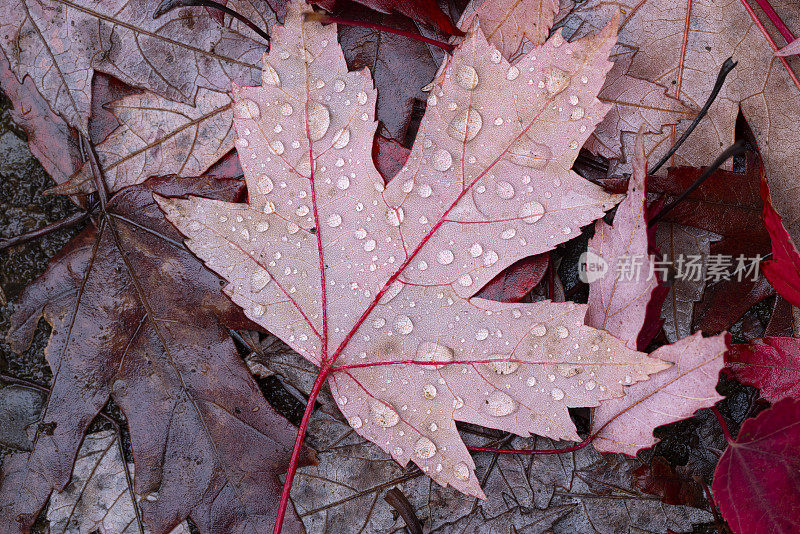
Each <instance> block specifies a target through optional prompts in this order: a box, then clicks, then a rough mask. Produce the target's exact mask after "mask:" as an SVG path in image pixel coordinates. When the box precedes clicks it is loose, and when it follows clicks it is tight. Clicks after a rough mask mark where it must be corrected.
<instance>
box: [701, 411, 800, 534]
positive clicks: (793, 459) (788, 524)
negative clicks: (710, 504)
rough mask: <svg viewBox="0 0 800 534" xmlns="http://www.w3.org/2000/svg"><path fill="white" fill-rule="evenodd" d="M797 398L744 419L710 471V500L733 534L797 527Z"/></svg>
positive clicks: (773, 533) (772, 533)
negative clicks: (711, 477) (751, 417)
mask: <svg viewBox="0 0 800 534" xmlns="http://www.w3.org/2000/svg"><path fill="white" fill-rule="evenodd" d="M798 487H800V400H797V399H784V400H782V401H780V402H778V403H776V404H775V405H774V406H773V407H771V408H769V409H768V410H765V411H763V412H761V413H760V414H758V416H756V417H755V418H753V419H748V420H746V421H745V422H744V424H743V425H742V428H741V430H740V431H739V435H738V436H736V440H735V441H731V440H729V446H728V448H727V450H726V451H725V453H724V454H723V455H722V458H720V460H719V464H717V468H716V470H715V471H714V483H713V484H712V485H711V488H712V489H713V490H714V498H715V500H716V501H717V504H718V505H719V509H720V511H721V512H722V516H723V517H724V518H725V520H726V521H727V522H728V524H729V525H730V527H731V529H732V530H733V531H734V532H748V533H752V534H784V533H786V534H790V533H793V532H797V529H798V527H800V523H799V522H798V517H800V492H798V491H797V488H798Z"/></svg>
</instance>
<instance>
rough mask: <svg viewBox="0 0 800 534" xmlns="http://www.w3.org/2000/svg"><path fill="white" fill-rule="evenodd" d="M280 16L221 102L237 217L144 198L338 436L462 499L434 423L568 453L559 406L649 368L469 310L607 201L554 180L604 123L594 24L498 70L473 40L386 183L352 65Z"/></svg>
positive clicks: (609, 393) (594, 343) (612, 342)
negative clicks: (227, 116) (233, 163)
mask: <svg viewBox="0 0 800 534" xmlns="http://www.w3.org/2000/svg"><path fill="white" fill-rule="evenodd" d="M302 9H303V8H301V7H299V6H298V5H296V4H292V5H291V6H290V7H289V10H288V14H287V18H286V23H285V25H284V26H282V27H276V28H274V31H273V38H274V39H273V46H272V48H271V50H270V52H269V54H268V55H267V56H265V59H264V63H263V65H264V70H263V76H262V85H261V86H258V87H234V91H233V98H234V124H235V126H236V129H237V134H238V138H237V140H236V146H237V150H238V153H239V157H240V160H241V163H242V168H243V169H244V172H245V178H246V181H247V187H248V200H249V202H248V203H247V204H241V203H239V204H237V203H231V202H224V201H219V200H209V199H203V198H196V197H193V198H189V199H186V200H182V199H169V198H162V197H159V198H158V200H159V202H160V204H161V206H162V208H163V209H164V210H165V212H166V213H167V216H168V218H169V219H170V220H171V221H172V222H173V223H174V224H175V225H176V226H177V227H178V228H179V229H180V231H181V232H182V233H184V234H185V235H186V236H187V237H188V241H187V244H188V246H189V247H190V248H191V249H192V250H193V251H194V252H195V254H197V255H198V256H199V257H200V258H201V259H203V260H204V261H205V262H206V264H207V265H208V266H209V267H210V268H211V269H213V270H214V271H216V272H217V273H219V274H220V275H221V276H223V277H224V278H225V279H226V280H228V282H229V284H228V285H227V286H226V287H225V292H226V293H227V294H228V295H229V296H230V297H231V298H232V299H233V301H234V302H235V303H237V304H238V305H240V306H241V307H242V308H243V309H244V310H245V313H246V314H247V316H248V317H249V318H250V319H252V320H253V321H255V322H257V323H259V324H260V325H261V326H263V327H264V328H266V329H268V330H269V331H270V332H272V333H274V334H275V335H277V336H279V337H280V338H281V339H283V340H284V341H285V342H286V343H288V344H289V345H290V346H291V347H292V348H293V349H294V350H296V351H297V352H298V353H300V354H301V355H302V356H304V357H305V358H307V359H308V360H310V361H311V362H313V363H314V364H316V365H318V366H320V367H321V368H322V369H321V372H320V375H319V378H318V379H317V383H316V385H315V391H318V390H319V387H321V385H322V383H323V381H325V380H327V383H328V385H329V386H330V389H331V392H332V394H333V396H334V398H335V399H336V400H337V402H338V405H339V408H340V410H341V411H342V413H343V414H344V415H345V417H346V418H347V420H348V421H349V423H350V425H351V426H352V427H353V428H354V429H355V430H356V432H357V433H358V434H360V435H361V436H363V437H365V438H367V439H369V440H371V441H373V442H375V443H376V444H377V445H378V446H380V447H381V448H382V449H383V450H384V451H386V452H387V453H388V454H390V455H391V456H392V457H393V458H394V459H396V460H397V461H398V462H400V463H401V464H403V465H405V464H406V463H407V462H408V461H409V460H411V461H413V462H414V463H416V464H417V465H419V466H420V468H421V469H422V470H423V471H424V472H426V473H427V474H428V475H429V476H430V477H432V478H433V479H434V480H435V481H436V482H438V483H440V484H443V485H452V486H453V487H455V488H457V489H459V490H461V491H463V492H465V493H469V494H473V495H478V496H483V491H482V489H481V487H480V484H479V481H478V479H477V478H476V476H475V473H474V462H473V460H472V458H471V457H470V455H469V454H468V452H467V449H466V447H465V445H464V443H463V442H462V441H461V438H460V437H459V435H458V432H457V430H456V425H455V422H456V421H464V422H469V423H475V424H478V425H482V426H486V427H492V428H498V429H502V430H506V431H510V432H514V433H517V434H519V435H522V436H528V435H530V434H532V433H535V434H539V435H542V436H548V437H552V438H555V439H571V440H577V439H578V436H577V433H576V431H575V427H574V425H573V423H572V422H571V420H570V417H569V414H568V411H567V408H570V407H579V406H597V405H598V404H599V403H600V402H601V401H603V400H606V399H610V398H613V397H619V396H622V394H623V385H628V384H632V383H635V382H638V381H641V380H645V379H647V377H648V375H649V374H651V373H654V372H657V371H659V370H662V369H664V368H666V367H668V366H669V364H667V363H664V362H661V361H659V360H657V359H655V358H650V357H648V356H646V355H645V354H642V353H640V352H636V351H634V350H631V349H628V348H627V347H626V346H625V342H623V341H620V340H618V339H617V338H615V337H613V336H611V335H610V334H608V333H607V332H604V331H601V330H596V329H594V328H590V327H587V326H584V324H583V322H584V321H583V319H584V315H585V314H586V307H585V306H582V305H579V304H574V303H552V302H540V303H536V304H520V303H499V302H493V301H488V300H484V299H479V298H471V297H473V295H475V294H476V293H477V292H478V290H479V289H480V288H481V287H482V286H484V285H485V284H486V283H487V282H488V281H489V280H491V279H492V278H494V277H495V276H496V275H497V274H499V273H500V272H501V271H502V270H503V269H505V268H506V267H508V266H509V265H511V264H513V263H514V262H516V261H517V260H519V259H521V258H523V257H526V256H530V255H534V254H539V253H542V252H546V251H548V250H550V249H552V248H553V247H555V246H556V245H557V244H559V243H563V242H565V241H567V240H569V239H571V238H572V237H575V236H577V235H578V234H579V233H580V229H581V227H583V226H585V225H587V224H589V223H591V222H592V221H594V220H595V219H597V218H599V217H601V216H602V215H603V213H604V211H605V210H607V209H609V208H610V207H612V206H613V205H614V204H615V203H616V201H617V200H618V197H616V196H614V195H610V194H608V193H606V192H604V191H603V190H602V189H601V188H599V187H598V186H596V185H594V184H592V183H590V182H588V181H585V180H583V179H582V178H580V177H579V176H578V175H577V174H575V173H574V172H572V171H571V170H570V168H571V167H572V163H573V161H574V160H575V157H576V156H577V154H578V150H579V148H580V147H581V146H582V145H583V143H584V142H585V141H586V139H587V138H588V136H589V135H590V134H591V133H592V131H593V129H594V127H595V126H596V125H597V124H598V123H599V122H600V121H601V120H602V119H603V117H604V115H605V113H606V111H607V110H608V108H609V106H608V105H606V104H603V103H601V102H599V101H598V100H597V98H596V97H597V94H598V92H599V91H600V88H601V86H602V84H603V80H604V77H605V74H606V73H607V72H608V70H609V68H610V67H611V63H610V62H609V61H608V54H609V50H610V49H611V47H612V46H613V44H614V42H615V38H616V18H612V21H611V23H610V24H609V25H608V26H606V27H605V28H604V29H603V30H601V31H600V32H599V33H598V34H597V35H594V36H590V37H586V38H583V39H580V40H577V41H575V42H572V43H567V42H565V41H564V39H563V38H562V37H561V35H560V33H558V32H557V33H556V34H555V35H554V36H553V37H552V38H551V39H550V40H549V41H547V42H546V43H545V44H544V45H542V46H541V47H539V48H536V49H534V50H532V51H531V52H530V53H528V54H527V55H525V56H523V57H522V58H520V59H519V61H518V62H517V63H515V64H514V65H513V66H512V65H510V64H509V63H508V62H507V61H506V60H505V59H504V58H503V56H502V54H501V53H500V52H499V51H498V50H496V49H495V48H494V47H492V46H491V45H489V44H488V43H487V41H486V39H485V37H484V35H483V33H482V32H481V30H480V29H479V28H477V27H473V29H472V30H471V31H470V33H469V34H468V35H467V37H466V39H465V41H464V42H463V43H462V44H461V45H460V46H459V47H458V49H457V50H456V51H455V53H454V55H453V57H452V58H451V59H450V60H449V61H448V63H447V65H446V67H445V69H444V71H443V74H442V75H441V76H440V77H439V78H437V81H436V82H435V84H434V85H433V86H432V89H431V93H430V97H429V99H428V108H427V112H426V114H425V116H424V118H423V120H422V124H421V125H420V128H419V132H418V134H417V140H416V142H415V144H414V146H413V148H412V151H411V154H410V156H409V158H408V160H407V162H406V164H405V166H404V167H403V169H401V170H400V171H399V173H398V174H397V175H396V176H395V177H394V179H393V180H392V181H391V182H390V183H389V184H388V185H386V184H385V183H384V180H383V179H382V177H381V175H380V174H379V173H378V171H377V170H376V169H375V167H374V164H373V161H372V157H371V150H372V146H373V136H374V133H375V128H376V123H375V121H374V109H375V100H376V91H375V90H374V89H373V86H372V79H371V77H370V75H369V72H368V71H367V70H366V69H364V70H361V71H357V72H348V70H347V67H346V64H345V61H344V57H343V55H342V52H341V49H340V48H339V46H338V44H337V43H336V28H335V26H334V25H330V26H325V27H323V26H322V25H320V24H317V23H312V22H303V13H302ZM314 395H315V393H313V392H312V400H313V396H314ZM309 405H313V402H309ZM309 410H310V408H309V409H308V410H307V413H306V420H307V417H308V414H309V413H310V412H309ZM302 428H303V427H302V426H301V429H302Z"/></svg>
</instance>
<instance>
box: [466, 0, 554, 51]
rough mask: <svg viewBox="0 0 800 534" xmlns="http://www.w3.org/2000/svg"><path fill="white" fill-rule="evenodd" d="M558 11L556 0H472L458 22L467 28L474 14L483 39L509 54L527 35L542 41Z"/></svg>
mask: <svg viewBox="0 0 800 534" xmlns="http://www.w3.org/2000/svg"><path fill="white" fill-rule="evenodd" d="M556 13H558V0H472V1H471V2H470V3H469V4H467V7H466V9H464V14H463V15H462V16H461V20H460V21H459V23H458V26H459V27H460V28H462V29H467V28H469V27H470V26H471V25H472V23H473V21H474V20H475V18H476V17H477V19H478V21H479V24H480V26H481V29H482V30H483V33H484V35H486V39H487V40H488V41H489V43H491V44H492V45H494V46H495V47H496V48H497V49H498V50H500V53H501V54H503V57H505V58H510V57H512V56H513V55H514V54H515V53H516V52H517V51H518V50H519V47H520V46H521V45H522V40H523V39H527V40H528V41H529V42H530V44H531V45H533V46H539V45H541V44H543V43H544V42H545V41H546V40H547V37H548V36H549V35H550V28H551V27H552V26H553V20H554V19H555V16H556Z"/></svg>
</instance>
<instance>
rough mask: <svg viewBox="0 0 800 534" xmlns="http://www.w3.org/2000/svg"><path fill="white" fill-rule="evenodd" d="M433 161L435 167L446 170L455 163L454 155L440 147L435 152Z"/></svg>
mask: <svg viewBox="0 0 800 534" xmlns="http://www.w3.org/2000/svg"><path fill="white" fill-rule="evenodd" d="M431 163H432V164H433V168H434V169H436V170H437V171H442V172H444V171H446V170H447V169H449V168H450V167H451V166H452V165H453V156H451V155H450V152H448V151H447V150H443V149H439V150H437V151H436V152H434V154H433V158H432V159H431Z"/></svg>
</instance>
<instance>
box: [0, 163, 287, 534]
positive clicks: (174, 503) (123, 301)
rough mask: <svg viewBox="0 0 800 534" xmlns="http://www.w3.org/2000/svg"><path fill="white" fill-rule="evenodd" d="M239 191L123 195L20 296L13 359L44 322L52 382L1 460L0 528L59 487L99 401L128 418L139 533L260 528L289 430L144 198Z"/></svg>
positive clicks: (237, 186)
mask: <svg viewBox="0 0 800 534" xmlns="http://www.w3.org/2000/svg"><path fill="white" fill-rule="evenodd" d="M243 189H244V187H243V183H242V182H241V180H233V179H223V180H215V179H210V178H206V177H200V178H196V179H192V180H188V179H180V178H177V179H176V178H173V177H165V178H151V179H150V180H148V181H147V182H145V183H144V184H141V185H137V186H133V187H129V188H126V189H124V190H123V191H120V192H119V193H117V194H116V195H114V196H113V197H111V199H110V200H109V201H108V204H107V213H108V215H106V216H103V217H102V218H101V219H100V221H99V223H98V226H99V228H98V227H96V226H94V225H91V226H89V227H87V228H86V229H85V230H84V231H83V232H82V233H81V234H79V235H78V236H77V237H75V238H74V239H73V240H72V241H71V242H70V244H69V245H68V246H67V247H66V248H65V249H64V250H62V251H61V252H60V253H59V254H58V255H57V256H56V257H55V258H54V259H53V260H52V261H51V262H50V264H49V266H48V269H47V271H45V273H44V274H43V275H42V276H41V277H39V278H38V279H37V280H35V281H34V282H33V283H32V284H31V285H29V286H28V287H27V288H26V289H25V291H24V292H23V294H22V295H21V297H20V299H19V301H18V302H17V304H16V309H15V312H14V315H13V317H12V321H11V327H10V329H9V334H8V341H9V344H10V345H11V347H12V348H13V349H14V350H16V351H18V352H22V351H23V350H25V348H26V347H27V346H28V344H29V343H30V341H31V338H32V336H33V334H34V331H35V329H36V325H37V324H38V322H39V319H40V318H41V317H44V318H45V319H46V320H47V321H48V322H49V323H50V324H51V325H52V327H53V332H52V335H51V337H50V341H49V344H48V346H47V349H46V353H45V355H46V357H47V360H48V363H49V364H50V367H51V369H52V370H53V375H54V378H53V385H52V389H51V393H50V398H49V400H48V402H47V406H46V408H45V412H44V415H43V416H42V419H41V423H40V425H39V432H38V435H37V437H36V439H35V440H34V444H35V446H34V449H33V451H32V452H31V454H30V455H29V456H28V455H25V456H22V455H15V457H14V458H13V461H7V462H5V463H4V465H3V473H2V480H0V532H3V533H4V534H5V533H14V532H27V531H28V529H29V528H30V525H31V524H33V522H34V521H35V520H36V517H37V515H38V514H39V511H40V510H41V508H42V507H43V506H44V505H45V503H46V502H47V500H48V497H49V496H50V494H51V493H52V492H53V491H62V490H63V489H64V488H65V487H66V485H67V483H68V482H69V480H70V475H71V473H72V467H73V462H74V461H75V456H76V454H77V453H78V450H79V448H80V445H81V442H82V440H83V435H84V433H85V432H86V430H87V428H88V427H89V425H90V423H91V422H92V420H93V419H94V418H95V416H96V415H97V413H98V412H99V411H100V410H101V409H102V408H103V406H104V405H105V404H106V403H107V402H108V400H109V398H111V399H113V400H114V402H115V403H116V404H117V405H118V406H119V407H120V408H121V409H122V411H123V412H124V414H125V417H126V419H127V422H128V427H129V429H130V435H131V447H132V451H133V459H134V462H135V465H136V477H135V484H134V485H135V488H136V492H137V493H138V494H140V495H143V496H144V499H143V500H142V502H141V509H142V517H143V520H144V523H145V525H146V526H147V527H148V528H150V529H151V530H152V531H153V532H155V533H159V534H161V533H165V532H169V530H170V529H172V528H174V527H175V526H177V525H178V523H180V522H181V521H182V520H183V519H185V518H186V517H187V516H188V517H191V518H192V519H193V520H194V522H195V524H196V525H197V526H198V528H199V529H200V531H201V532H202V533H209V532H231V533H242V532H254V531H256V532H264V531H266V530H267V529H268V528H269V529H272V524H273V522H274V516H273V514H274V511H273V507H274V506H275V505H276V504H277V502H278V494H279V492H280V487H281V485H280V482H279V481H278V475H280V474H281V473H283V472H284V471H285V470H286V468H287V467H288V463H289V451H290V449H291V445H292V443H293V441H294V436H295V435H296V429H295V428H294V427H293V426H292V425H291V424H289V423H288V422H287V421H286V420H285V419H283V418H282V417H281V416H280V415H278V414H277V412H275V411H274V410H273V409H272V408H271V407H270V406H269V404H267V402H266V400H265V399H264V397H263V396H262V395H261V392H260V391H259V389H258V385H257V384H256V383H255V381H254V380H253V378H252V377H251V376H250V373H249V372H248V370H247V367H246V366H245V364H244V362H243V361H242V360H241V358H240V357H239V355H238V354H237V352H236V347H235V346H234V344H233V340H232V339H231V338H230V335H229V334H228V330H227V328H249V327H253V326H255V325H253V324H252V323H251V322H250V321H247V320H246V319H245V317H244V316H243V315H242V313H241V310H240V309H239V308H237V307H236V306H234V305H233V304H232V303H231V302H230V300H229V299H227V298H226V297H225V296H224V295H222V294H221V293H220V290H219V287H220V280H219V278H218V277H217V276H216V275H214V274H213V273H211V272H210V271H208V270H207V269H206V268H205V267H203V265H202V264H201V263H200V262H199V261H198V260H197V258H195V257H194V256H193V255H192V254H191V253H190V252H189V251H188V250H186V249H185V248H184V247H183V246H181V244H180V243H179V242H178V240H179V239H180V235H179V234H178V233H177V232H176V231H175V229H174V228H173V227H172V225H170V224H169V222H168V221H166V220H165V219H164V217H163V213H162V212H161V211H160V210H159V209H158V207H157V206H156V204H155V202H154V201H153V193H161V194H165V195H184V194H206V195H208V196H211V197H214V198H217V199H220V200H228V201H234V200H238V199H240V198H242V193H243ZM289 520H290V523H289V525H290V526H294V527H295V528H296V527H297V526H298V525H299V521H298V519H297V518H296V516H294V515H292V516H290V518H289Z"/></svg>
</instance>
